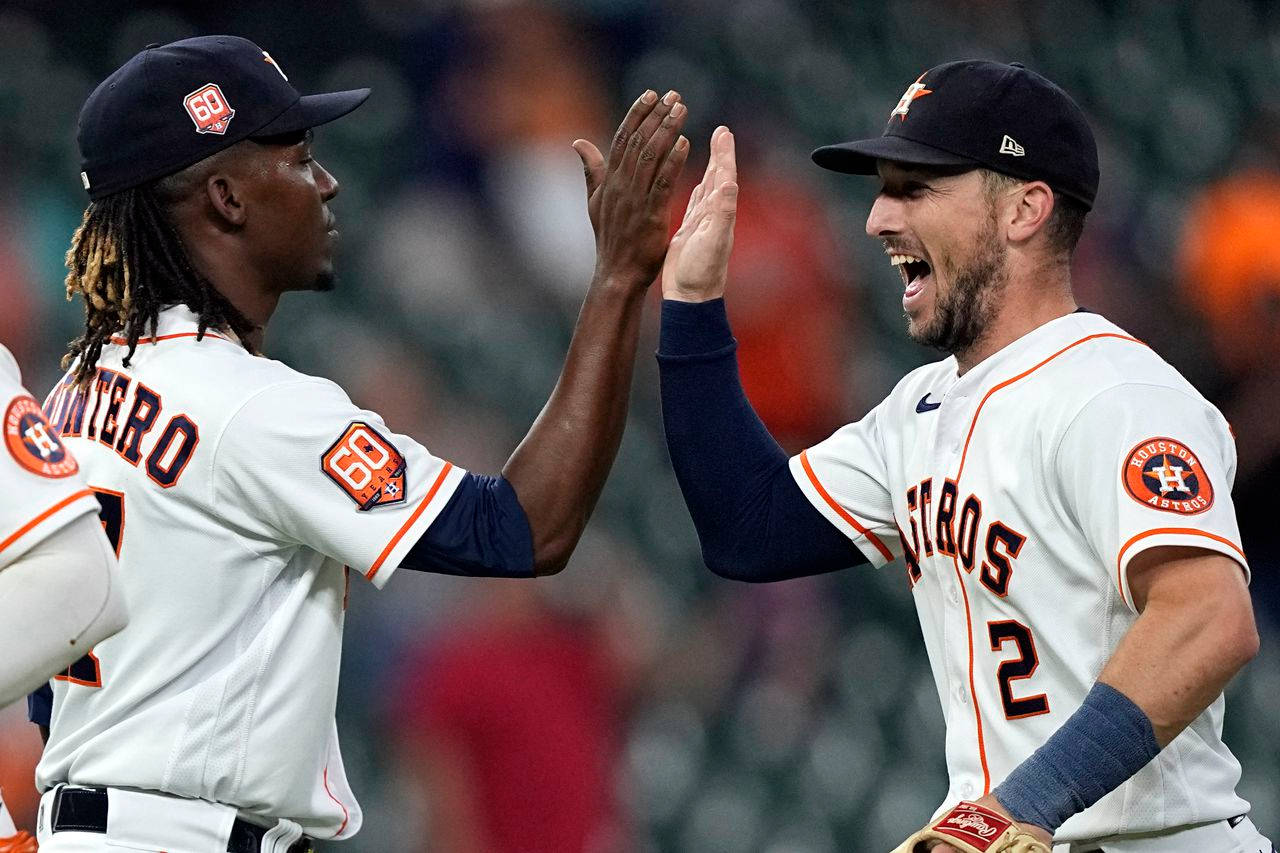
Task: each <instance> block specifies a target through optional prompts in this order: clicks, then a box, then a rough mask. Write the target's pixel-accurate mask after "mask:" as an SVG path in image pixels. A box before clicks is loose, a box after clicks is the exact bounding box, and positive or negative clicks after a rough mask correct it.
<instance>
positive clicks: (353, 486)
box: [320, 421, 405, 511]
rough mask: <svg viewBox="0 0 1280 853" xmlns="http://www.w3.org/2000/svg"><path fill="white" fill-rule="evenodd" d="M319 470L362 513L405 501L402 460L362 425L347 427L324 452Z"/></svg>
mask: <svg viewBox="0 0 1280 853" xmlns="http://www.w3.org/2000/svg"><path fill="white" fill-rule="evenodd" d="M320 469H321V470H322V471H324V473H325V474H327V475H328V477H329V479H330V480H333V482H335V483H337V484H338V486H339V487H340V488H341V489H342V490H343V491H344V492H346V493H347V494H348V495H349V496H350V497H351V499H352V500H353V501H355V502H356V505H357V506H358V507H359V508H360V510H361V511H368V510H371V509H373V508H374V507H376V506H386V505H387V504H393V503H399V502H400V501H403V500H404V490H405V483H404V480H405V462H404V456H402V455H401V454H400V451H398V450H396V448H395V445H393V444H392V443H391V442H389V441H387V440H386V439H385V438H383V437H382V435H381V434H380V433H379V432H378V431H377V430H375V429H374V428H373V427H371V426H369V425H368V424H367V423H364V422H363V421H356V422H355V423H353V424H351V425H350V426H349V427H347V428H346V430H345V431H344V432H343V433H342V435H340V436H339V437H338V440H337V441H335V442H334V443H333V444H332V445H331V446H330V447H329V449H328V450H326V451H325V452H324V455H323V456H321V457H320Z"/></svg>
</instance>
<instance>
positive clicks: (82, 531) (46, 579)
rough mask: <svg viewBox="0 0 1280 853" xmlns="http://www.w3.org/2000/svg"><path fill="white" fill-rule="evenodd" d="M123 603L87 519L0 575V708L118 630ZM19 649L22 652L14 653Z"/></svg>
mask: <svg viewBox="0 0 1280 853" xmlns="http://www.w3.org/2000/svg"><path fill="white" fill-rule="evenodd" d="M126 621H127V616H126V610H125V605H124V598H123V595H122V593H121V590H120V585H119V578H118V577H117V569H116V561H115V555H114V554H112V553H111V549H110V546H109V545H108V544H107V540H106V538H105V537H104V536H103V535H102V527H101V525H100V523H99V522H98V519H97V517H96V516H92V515H85V516H82V517H80V518H78V519H76V520H75V521H72V522H70V523H69V524H67V526H66V527H64V528H63V529H61V530H59V531H58V532H57V533H55V534H54V535H53V536H51V537H49V538H48V539H46V540H44V541H43V542H40V543H39V544H37V545H35V546H34V547H33V548H32V549H31V550H30V551H28V552H27V553H26V554H23V555H22V556H21V557H20V558H18V559H17V560H15V561H14V562H13V563H11V564H10V565H9V566H7V567H6V568H5V569H3V570H2V571H0V649H6V650H8V651H7V652H6V653H5V654H4V655H0V707H3V706H4V705H7V704H9V703H10V702H12V701H14V700H15V699H18V698H20V697H21V696H22V695H23V694H25V693H26V692H27V691H29V690H33V689H35V688H36V687H38V686H39V685H40V683H41V682H43V681H47V680H48V679H49V677H50V676H52V675H53V674H54V673H56V672H60V671H62V670H63V669H66V668H67V667H68V666H70V665H71V664H72V663H73V662H75V660H76V659H77V658H80V657H81V656H83V655H84V654H85V653H86V652H88V651H89V649H90V648H92V646H93V645H94V644H95V643H97V642H99V641H101V640H104V639H106V638H107V637H109V636H111V635H112V634H114V633H115V632H116V631H119V630H120V629H121V628H122V627H124V624H125V622H126ZM16 650H20V652H21V653H16Z"/></svg>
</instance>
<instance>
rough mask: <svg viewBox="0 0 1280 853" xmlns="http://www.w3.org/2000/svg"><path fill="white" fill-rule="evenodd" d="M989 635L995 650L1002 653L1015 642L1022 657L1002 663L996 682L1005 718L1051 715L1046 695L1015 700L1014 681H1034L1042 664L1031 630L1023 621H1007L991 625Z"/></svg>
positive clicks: (988, 628)
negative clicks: (1036, 672) (1024, 679)
mask: <svg viewBox="0 0 1280 853" xmlns="http://www.w3.org/2000/svg"><path fill="white" fill-rule="evenodd" d="M987 635H988V638H989V639H990V640H991V651H993V652H998V651H1000V649H1002V648H1003V647H1004V644H1005V643H1007V642H1010V641H1012V642H1013V643H1014V644H1015V645H1016V646H1017V647H1018V656H1017V657H1016V658H1012V659H1010V660H1006V661H1002V662H1001V664H1000V667H999V668H998V669H997V670H996V681H998V682H1000V704H1001V705H1003V706H1004V715H1005V717H1006V718H1008V719H1010V720H1020V719H1022V718H1023V717H1034V716H1036V715H1037V714H1047V713H1049V697H1048V696H1046V695H1045V694H1043V693H1040V694H1038V695H1036V696H1026V697H1024V698H1021V699H1015V698H1014V696H1013V682H1014V681H1016V680H1018V679H1020V678H1030V677H1031V676H1032V674H1033V673H1034V672H1035V671H1036V667H1038V666H1039V665H1040V657H1039V655H1037V654H1036V641H1035V640H1033V639H1032V638H1031V629H1030V628H1028V627H1027V626H1026V625H1023V624H1022V623H1021V622H1015V621H1014V620H1012V619H1004V620H1000V621H998V622H988V623H987Z"/></svg>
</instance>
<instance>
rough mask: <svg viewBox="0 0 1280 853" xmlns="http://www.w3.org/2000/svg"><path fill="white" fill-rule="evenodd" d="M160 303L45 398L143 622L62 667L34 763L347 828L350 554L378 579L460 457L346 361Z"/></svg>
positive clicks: (418, 528)
mask: <svg viewBox="0 0 1280 853" xmlns="http://www.w3.org/2000/svg"><path fill="white" fill-rule="evenodd" d="M196 328H197V324H196V318H195V316H194V315H193V314H192V313H191V312H190V311H188V310H187V309H186V308H185V307H182V306H179V307H171V308H169V309H166V310H165V311H163V312H162V313H161V316H160V324H159V328H158V330H157V333H156V336H155V337H154V338H145V339H143V342H142V343H141V344H140V345H139V347H138V350H137V352H136V353H135V355H134V357H133V359H132V360H131V362H130V365H129V366H128V367H125V366H123V364H122V360H123V357H124V355H125V353H126V351H127V350H126V347H124V346H121V345H120V343H122V339H114V340H113V344H112V345H111V346H108V347H105V348H104V350H103V353H102V357H101V359H100V360H99V363H98V369H97V374H96V377H95V380H94V382H93V383H92V386H91V388H90V390H89V392H88V393H87V394H85V393H77V392H76V391H75V389H74V388H73V387H72V386H71V384H70V380H69V379H66V380H64V382H63V383H62V384H61V385H59V386H58V387H57V388H55V390H54V392H53V393H52V394H51V395H50V397H49V400H48V402H47V403H46V410H47V411H48V413H49V417H50V420H52V421H53V422H54V423H55V424H57V426H58V427H59V430H60V432H61V434H62V437H63V439H64V440H65V441H66V443H67V444H68V446H69V447H71V449H72V450H73V452H75V453H76V454H77V458H78V459H79V460H80V464H81V466H82V467H83V469H84V473H85V477H86V479H87V481H88V483H89V485H90V487H91V488H93V489H94V490H95V491H96V492H97V494H98V496H99V498H100V499H101V501H102V508H103V522H104V525H105V526H106V528H107V533H108V536H109V538H111V540H112V542H113V543H114V544H115V545H116V548H117V553H118V556H119V558H120V573H121V576H122V578H123V582H124V584H125V592H126V594H127V596H128V600H129V603H130V611H131V618H130V623H129V626H128V627H127V628H126V629H125V630H123V631H121V632H120V633H119V634H117V635H115V636H114V637H112V638H110V639H108V640H106V641H104V642H102V643H100V644H99V645H98V646H97V647H96V648H95V649H94V650H93V653H92V655H91V656H89V657H86V658H85V659H83V660H81V661H80V662H79V663H78V664H77V665H76V666H73V667H72V668H71V669H70V670H68V674H67V675H64V676H62V677H60V678H59V679H57V680H55V682H54V703H53V720H52V732H51V737H50V740H49V743H48V745H47V747H46V749H45V753H44V757H43V759H42V760H41V761H40V764H39V767H38V768H37V771H36V777H37V784H38V786H39V787H40V788H41V789H42V790H43V789H45V788H47V787H49V786H50V785H52V784H54V783H56V782H70V783H73V784H81V785H105V786H113V787H122V788H138V789H142V790H151V791H162V792H166V793H170V794H175V795H178V796H183V797H193V798H200V799H205V800H210V801H214V802H219V803H224V804H227V805H232V806H235V807H236V808H238V809H239V810H240V811H241V813H243V814H246V815H251V816H257V817H259V818H262V819H264V821H265V822H274V821H275V820H278V819H281V818H287V819H289V820H293V821H296V822H298V823H300V824H301V825H302V827H303V828H304V830H305V831H306V832H307V833H309V834H311V835H313V836H315V837H319V838H347V837H350V836H351V835H354V834H355V832H356V831H357V830H358V829H359V828H360V823H361V812H360V808H359V806H358V805H357V803H356V800H355V797H354V796H353V795H352V793H351V790H350V788H349V787H348V785H347V780H346V777H345V774H344V772H343V766H342V758H341V756H340V754H339V750H338V739H337V732H336V727H335V724H334V707H335V704H336V699H337V688H338V664H339V658H340V655H341V643H342V626H343V618H344V610H345V606H346V596H347V583H348V574H349V572H350V571H353V570H354V571H356V572H359V573H360V574H363V575H364V576H365V577H366V578H368V579H369V580H371V581H372V582H373V583H374V585H375V586H378V587H381V586H382V585H383V584H385V583H386V582H387V579H388V578H389V577H390V576H391V574H392V573H393V572H394V571H395V569H396V566H397V565H398V564H399V561H400V560H401V558H402V557H403V556H404V555H405V554H406V553H407V552H408V550H409V549H410V548H411V547H412V546H413V544H414V543H415V542H416V541H417V539H418V538H419V537H420V536H421V535H422V534H423V532H424V531H425V530H426V529H427V527H428V525H430V524H431V522H432V520H433V519H435V517H436V516H437V514H438V513H439V512H440V510H441V509H442V508H443V507H444V505H445V504H446V503H447V501H448V499H449V497H450V495H452V493H453V491H454V490H455V489H456V487H457V485H458V483H459V481H460V480H461V479H462V477H463V474H464V472H463V471H462V470H461V469H459V468H457V467H455V466H453V465H451V464H449V463H447V462H445V461H443V460H440V459H437V458H436V457H434V456H432V455H431V454H430V453H429V452H428V451H427V450H426V448H424V447H422V446H421V445H420V444H418V443H417V442H415V441H414V440H413V439H411V438H408V437H407V436H403V435H396V434H394V433H392V432H391V431H390V430H388V429H387V427H386V425H385V424H384V423H383V421H382V419H381V418H379V417H378V416H377V415H376V414H374V413H373V412H370V411H366V410H363V409H360V408H358V407H357V406H355V405H354V404H353V403H352V402H351V400H350V399H349V398H348V397H347V395H346V394H345V393H344V392H343V391H342V389H341V388H339V387H338V386H337V385H335V384H334V383H332V382H329V381H327V380H324V379H317V378H314V377H310V376H306V375H303V374H301V373H298V372H297V371H295V370H293V369H291V368H289V367H287V366H286V365H284V364H281V363H279V362H277V361H272V360H270V359H267V358H260V357H255V356H252V355H250V354H249V353H248V352H247V351H246V350H245V349H244V348H243V347H242V346H241V345H240V344H239V343H238V342H237V341H235V340H233V339H230V338H229V337H228V336H226V335H223V334H220V333H213V332H210V333H207V334H206V336H205V338H204V339H203V340H200V341H197V340H196Z"/></svg>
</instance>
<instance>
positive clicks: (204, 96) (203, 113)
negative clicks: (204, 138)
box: [182, 83, 236, 133]
mask: <svg viewBox="0 0 1280 853" xmlns="http://www.w3.org/2000/svg"><path fill="white" fill-rule="evenodd" d="M182 105H183V106H184V107H186V108H187V115H189V116H191V120H192V121H193V122H195V123H196V132H197V133H226V132H227V125H228V124H230V123H231V119H232V118H233V117H234V116H235V114H236V111H235V110H233V109H231V105H230V104H228V103H227V99H226V96H224V95H223V94H222V90H221V89H219V88H218V84H217V83H206V84H204V85H203V86H201V87H200V88H199V89H196V90H195V91H194V92H192V93H191V94H189V95H187V96H186V97H185V98H183V99H182Z"/></svg>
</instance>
